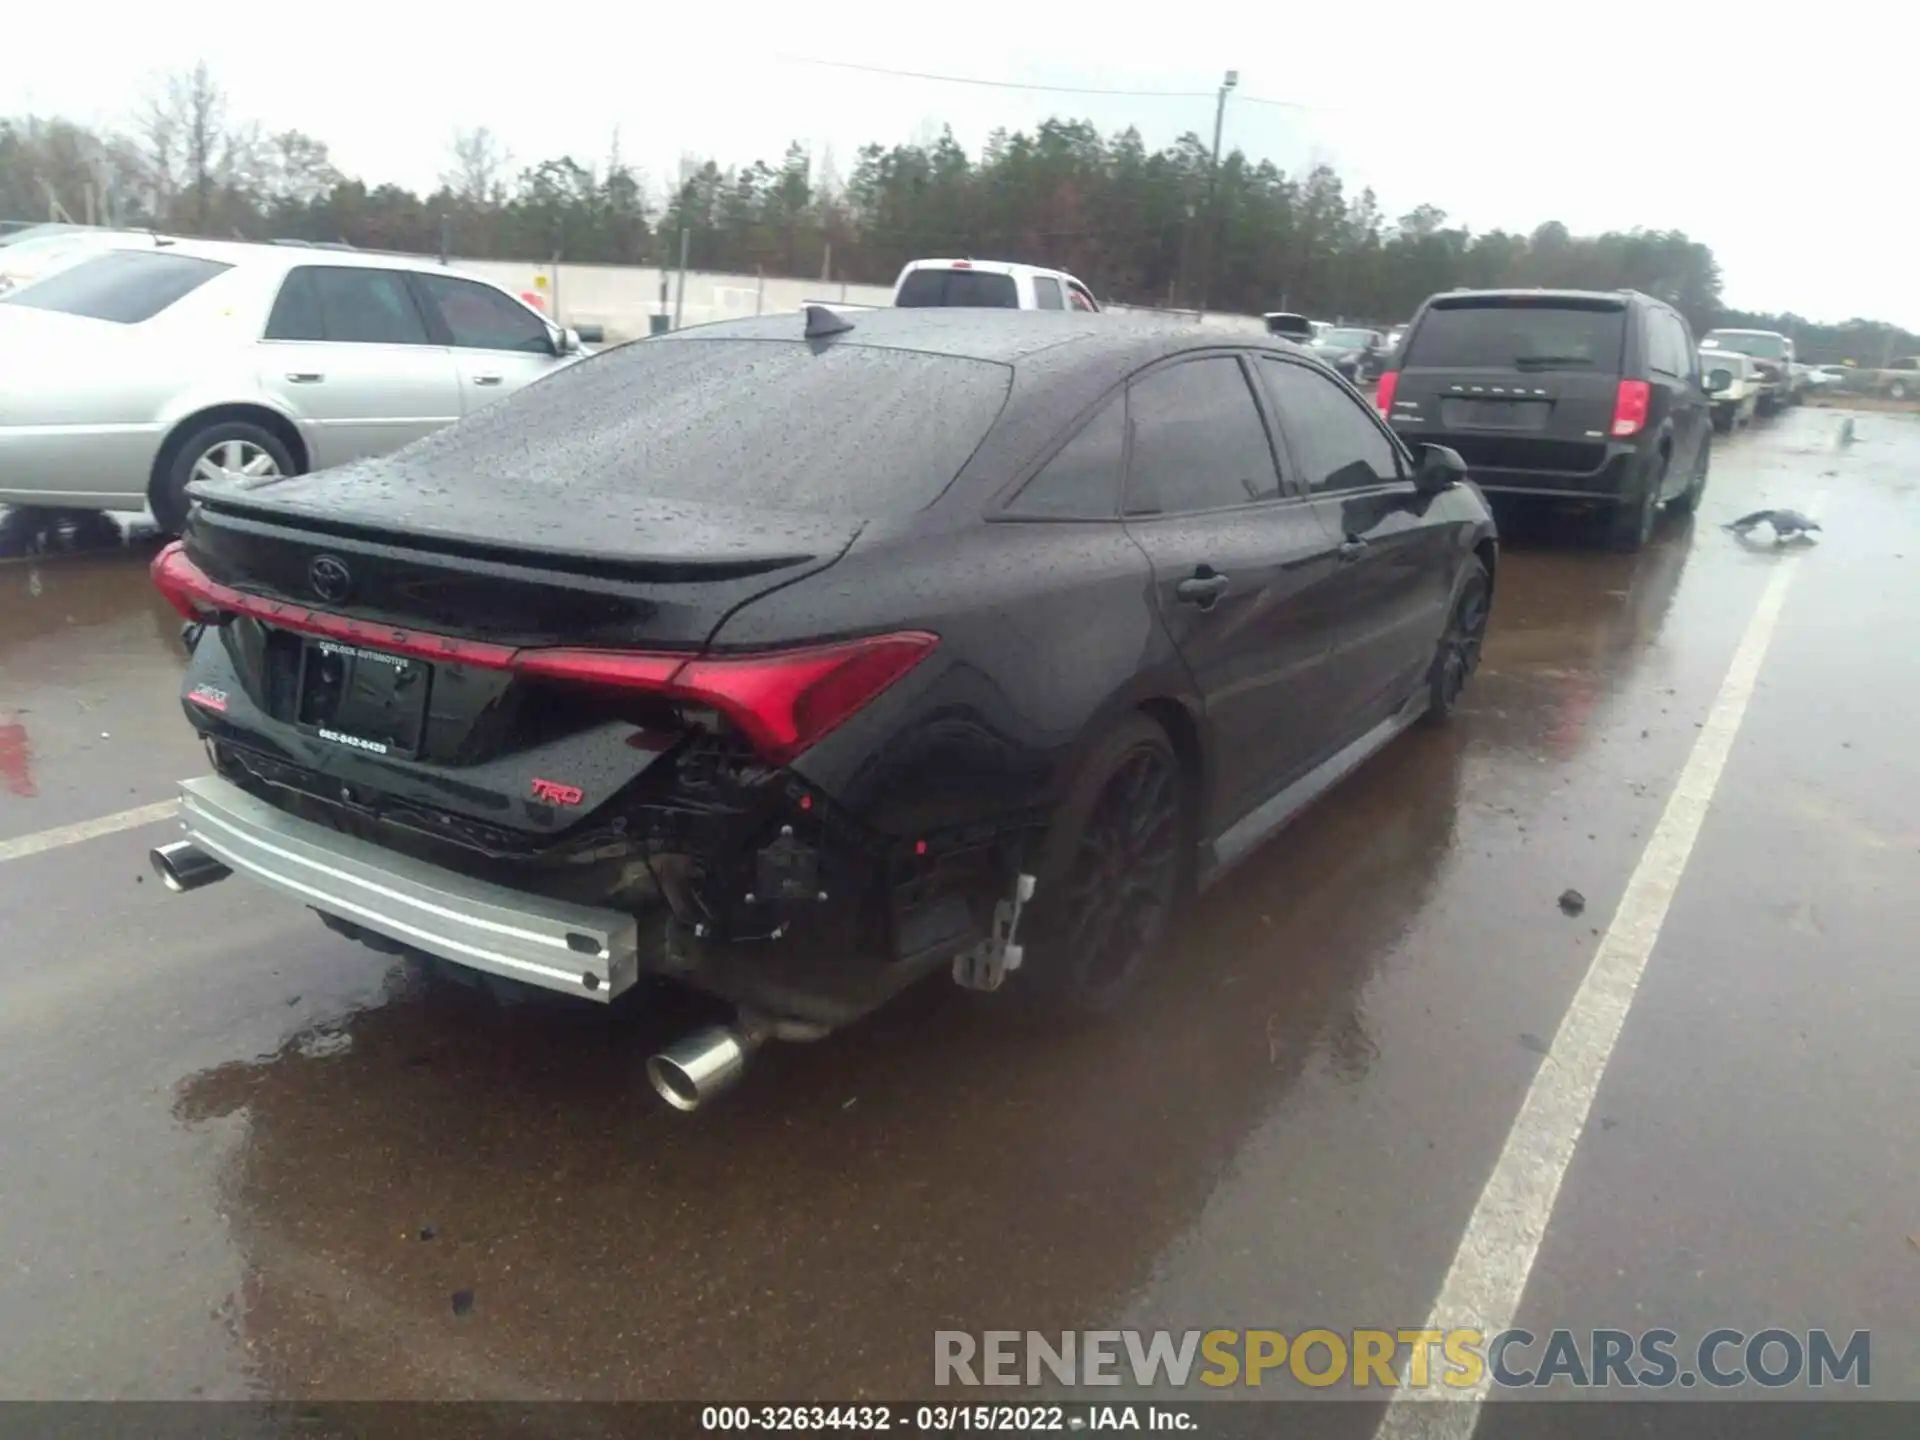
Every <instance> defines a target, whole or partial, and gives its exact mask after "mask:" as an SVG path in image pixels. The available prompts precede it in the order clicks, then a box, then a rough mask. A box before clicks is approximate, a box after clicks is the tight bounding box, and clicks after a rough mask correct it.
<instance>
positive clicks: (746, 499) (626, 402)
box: [416, 326, 1013, 543]
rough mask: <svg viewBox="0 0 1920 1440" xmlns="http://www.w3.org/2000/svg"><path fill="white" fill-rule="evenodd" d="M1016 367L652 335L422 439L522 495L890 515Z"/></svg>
mask: <svg viewBox="0 0 1920 1440" xmlns="http://www.w3.org/2000/svg"><path fill="white" fill-rule="evenodd" d="M798 328H799V327H797V326H796V327H795V329H796V331H797V330H798ZM1012 376H1013V371H1012V369H1011V368H1010V367H1008V366H1006V365H1001V364H997V363H995V362H991V361H986V360H975V359H969V358H962V357H959V356H952V355H928V354H923V353H920V352H917V351H908V350H882V349H874V348H868V347H866V346H861V345H844V344H843V345H834V346H831V347H828V348H827V349H825V350H823V351H822V352H821V353H819V354H815V353H813V350H812V349H811V348H810V347H809V346H808V345H806V344H804V343H802V342H799V341H794V342H784V341H765V340H730V339H712V340H708V339H700V338H693V337H690V338H687V339H667V338H664V337H661V338H656V339H653V340H648V341H646V342H645V343H643V344H634V345H623V346H619V347H617V348H615V349H613V350H609V351H605V352H603V353H602V354H600V355H597V356H595V357H594V359H593V361H592V362H591V363H590V364H585V365H567V366H562V367H561V368H559V369H557V370H555V371H554V372H553V373H552V374H551V375H549V376H547V377H546V378H545V379H543V380H541V382H540V383H539V384H538V385H532V386H529V387H527V388H526V389H525V390H522V391H520V392H519V393H518V394H515V395H511V396H508V397H507V398H505V399H503V400H501V401H499V402H498V403H496V404H491V405H487V406H485V407H483V408H482V409H481V410H479V411H478V412H477V413H475V414H472V415H469V416H468V417H467V418H466V419H465V420H463V421H461V423H460V424H458V425H452V426H449V427H447V428H446V429H444V430H441V431H438V432H436V433H435V434H433V435H430V436H428V437H427V438H426V439H425V440H422V441H419V442H417V446H418V449H417V450H416V453H418V454H421V455H422V456H424V457H432V458H433V463H438V464H442V465H446V466H449V467H451V468H453V469H456V470H457V469H461V468H465V469H469V470H472V471H474V472H476V473H478V472H483V471H488V470H491V471H494V472H498V470H499V468H500V467H501V465H502V464H507V463H510V464H512V465H513V466H514V467H515V470H514V473H515V475H516V477H517V478H516V481H515V483H516V485H518V486H520V487H521V489H522V490H523V491H524V493H525V494H526V495H527V496H528V497H529V500H528V503H529V504H532V505H538V504H539V503H542V502H543V501H544V502H545V503H550V504H555V505H566V506H568V507H570V508H571V509H574V510H576V511H579V512H580V513H584V514H602V515H605V516H607V517H608V522H609V523H618V522H619V517H620V516H621V515H623V514H626V513H629V511H628V508H627V507H629V506H630V504H631V502H632V501H633V500H635V499H636V498H639V499H648V500H655V499H658V500H685V501H691V502H695V503H705V504H711V505H715V506H723V507H731V508H734V509H738V510H740V511H742V512H745V513H747V514H748V515H749V516H750V517H751V516H752V515H753V514H754V512H759V513H760V514H765V513H766V512H768V511H776V510H783V509H784V510H794V511H803V512H807V513H811V514H823V515H847V516H881V515H897V514H904V513H907V512H910V511H914V510H919V509H921V508H923V507H924V506H926V505H928V504H929V503H931V502H932V501H933V500H935V499H937V498H938V497H939V495H940V492H941V491H942V490H944V489H945V488H946V487H947V485H948V484H949V483H951V482H952V480H953V478H954V476H956V475H958V474H959V473H960V469H961V467H962V466H963V465H965V464H966V463H967V459H968V457H969V456H971V455H972V454H973V452H974V451H975V450H976V449H977V448H978V447H979V445H980V442H981V441H982V440H983V439H984V438H985V437H986V434H987V432H988V431H989V430H990V429H992V428H993V425H994V422H995V421H996V420H997V419H998V418H999V415H1000V410H1001V407H1002V406H1003V405H1004V404H1005V403H1006V398H1007V391H1008V388H1009V386H1010V384H1011V381H1012ZM767 523H769V524H772V523H777V522H774V521H768V522H767ZM636 543H637V542H636Z"/></svg>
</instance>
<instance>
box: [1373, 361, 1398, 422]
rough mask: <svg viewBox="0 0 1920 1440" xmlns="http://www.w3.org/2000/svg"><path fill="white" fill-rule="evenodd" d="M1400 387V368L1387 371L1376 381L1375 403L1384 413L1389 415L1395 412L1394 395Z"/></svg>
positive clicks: (1374, 389) (1374, 390)
mask: <svg viewBox="0 0 1920 1440" xmlns="http://www.w3.org/2000/svg"><path fill="white" fill-rule="evenodd" d="M1399 388H1400V372H1399V371H1398V370H1388V371H1386V372H1385V373H1384V374H1382V375H1381V376H1380V378H1379V380H1377V381H1376V382H1375V383H1374V387H1373V403H1374V404H1375V405H1377V406H1378V407H1379V409H1380V413H1381V414H1382V415H1388V414H1391V413H1392V412H1393V395H1394V392H1395V391H1396V390H1398V389H1399Z"/></svg>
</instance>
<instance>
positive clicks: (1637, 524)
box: [1607, 455, 1667, 555]
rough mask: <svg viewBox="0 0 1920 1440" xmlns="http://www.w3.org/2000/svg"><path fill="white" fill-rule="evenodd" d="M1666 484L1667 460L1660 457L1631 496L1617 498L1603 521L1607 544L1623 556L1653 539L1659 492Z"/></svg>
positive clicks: (1658, 516)
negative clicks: (1618, 501) (1617, 502)
mask: <svg viewBox="0 0 1920 1440" xmlns="http://www.w3.org/2000/svg"><path fill="white" fill-rule="evenodd" d="M1666 484H1667V458H1666V456H1664V455H1662V456H1660V457H1659V459H1658V461H1657V462H1656V463H1655V465H1654V466H1653V467H1652V468H1651V469H1650V470H1649V472H1648V473H1647V475H1646V476H1645V477H1644V478H1643V479H1642V481H1641V483H1640V488H1639V490H1638V491H1637V492H1635V493H1634V494H1632V495H1623V496H1621V497H1620V503H1619V504H1618V505H1617V506H1615V507H1614V510H1613V513H1612V514H1611V515H1609V516H1608V517H1607V544H1608V546H1609V547H1610V548H1611V549H1614V550H1617V551H1619V552H1620V553H1621V554H1623V555H1632V554H1635V553H1637V552H1638V551H1639V550H1641V549H1642V548H1644V547H1645V545H1646V543H1647V542H1648V541H1649V540H1651V539H1652V538H1653V531H1654V526H1655V525H1656V524H1657V522H1658V521H1659V519H1660V492H1661V491H1662V490H1663V489H1665V488H1666Z"/></svg>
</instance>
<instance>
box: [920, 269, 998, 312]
mask: <svg viewBox="0 0 1920 1440" xmlns="http://www.w3.org/2000/svg"><path fill="white" fill-rule="evenodd" d="M893 303H894V304H895V305H902V306H908V307H911V308H913V309H917V310H924V309H931V308H933V307H936V306H941V305H959V306H966V307H968V308H972V309H986V310H1018V309H1019V308H1020V289H1019V287H1018V286H1017V285H1015V284H1014V283H1013V277H1012V276H1011V275H996V274H994V273H993V272H992V271H990V270H914V271H912V272H910V273H909V274H908V275H907V278H906V279H905V280H903V281H901V282H900V294H899V295H898V296H897V297H896V298H895V299H894V302H893Z"/></svg>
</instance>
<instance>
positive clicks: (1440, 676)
mask: <svg viewBox="0 0 1920 1440" xmlns="http://www.w3.org/2000/svg"><path fill="white" fill-rule="evenodd" d="M1492 604H1493V579H1492V577H1491V576H1490V575H1488V574H1487V567H1486V566H1485V565H1483V564H1481V563H1480V557H1479V556H1477V555H1476V556H1474V557H1473V558H1472V559H1470V560H1468V561H1467V564H1466V568H1465V572H1464V574H1463V575H1462V578H1461V580H1460V583H1459V584H1458V585H1457V586H1456V587H1455V590H1454V597H1453V608H1452V609H1450V610H1449V611H1448V612H1447V628H1446V629H1445V630H1444V631H1442V632H1441V635H1440V643H1439V644H1438V645H1437V646H1436V647H1435V648H1434V652H1433V664H1432V665H1431V666H1429V667H1428V669H1427V709H1426V713H1425V714H1424V715H1423V716H1422V717H1421V718H1422V719H1423V720H1425V721H1426V722H1427V723H1429V724H1432V725H1441V724H1445V723H1446V721H1447V720H1448V719H1450V718H1451V717H1452V715H1453V712H1454V711H1455V710H1456V709H1458V708H1459V705H1460V697H1461V695H1462V694H1464V693H1465V692H1466V688H1467V682H1468V681H1469V680H1471V679H1473V672H1474V671H1475V670H1477V669H1479V668H1480V651H1481V647H1482V646H1484V645H1485V643H1486V638H1487V617H1488V615H1489V614H1490V613H1491V611H1492Z"/></svg>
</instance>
